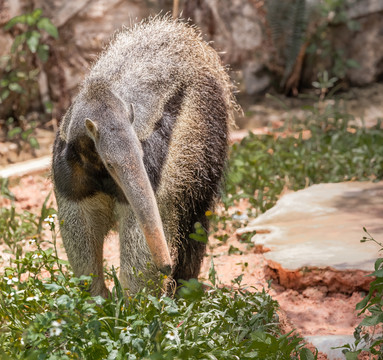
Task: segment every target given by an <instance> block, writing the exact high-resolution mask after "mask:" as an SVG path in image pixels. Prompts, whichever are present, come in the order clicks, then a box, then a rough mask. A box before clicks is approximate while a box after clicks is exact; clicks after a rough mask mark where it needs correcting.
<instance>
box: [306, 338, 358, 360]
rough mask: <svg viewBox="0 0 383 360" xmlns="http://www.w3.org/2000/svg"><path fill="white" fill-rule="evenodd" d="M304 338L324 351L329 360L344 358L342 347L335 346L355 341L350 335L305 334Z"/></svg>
mask: <svg viewBox="0 0 383 360" xmlns="http://www.w3.org/2000/svg"><path fill="white" fill-rule="evenodd" d="M305 340H306V341H307V342H310V343H311V344H313V345H314V346H315V347H316V348H317V349H318V350H319V351H322V352H323V353H325V354H326V355H327V358H328V359H329V360H336V359H345V356H344V354H343V353H342V349H337V348H338V347H340V346H344V345H346V344H350V345H353V344H354V341H355V339H354V337H353V336H351V335H325V336H305ZM363 345H364V344H363ZM361 347H362V346H359V347H358V348H361Z"/></svg>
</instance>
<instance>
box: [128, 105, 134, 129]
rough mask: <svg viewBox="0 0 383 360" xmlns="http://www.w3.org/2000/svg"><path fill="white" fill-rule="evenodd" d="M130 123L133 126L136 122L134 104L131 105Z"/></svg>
mask: <svg viewBox="0 0 383 360" xmlns="http://www.w3.org/2000/svg"><path fill="white" fill-rule="evenodd" d="M129 122H130V123H131V124H133V122H134V106H133V104H132V103H131V104H130V105H129Z"/></svg>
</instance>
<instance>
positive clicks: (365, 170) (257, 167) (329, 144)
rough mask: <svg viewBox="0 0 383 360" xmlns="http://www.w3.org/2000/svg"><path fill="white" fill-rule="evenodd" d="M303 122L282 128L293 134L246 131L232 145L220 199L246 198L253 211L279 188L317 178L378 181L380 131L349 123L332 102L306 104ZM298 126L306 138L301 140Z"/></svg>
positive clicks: (382, 165)
mask: <svg viewBox="0 0 383 360" xmlns="http://www.w3.org/2000/svg"><path fill="white" fill-rule="evenodd" d="M309 110H310V112H309V114H308V117H307V119H306V120H305V122H304V123H299V122H297V121H292V122H291V123H290V124H286V125H285V129H280V130H279V131H283V130H289V131H290V132H293V133H295V134H296V135H297V138H295V137H293V136H287V137H282V136H276V134H273V135H263V136H259V135H253V134H249V135H248V136H247V137H245V138H244V139H243V140H242V141H241V143H240V144H234V145H233V147H232V150H231V157H230V163H229V172H228V176H227V181H226V188H225V194H224V197H223V202H224V204H225V206H226V208H227V207H229V206H231V205H233V204H235V202H236V201H238V200H240V199H243V198H244V199H249V202H250V205H251V206H252V208H253V209H254V210H255V211H256V213H259V212H264V211H266V210H267V209H269V208H271V207H272V206H274V204H275V203H276V201H277V200H278V197H279V195H280V193H281V192H282V190H283V189H284V188H288V189H291V190H298V189H302V188H304V187H306V186H308V185H312V184H318V183H329V182H340V181H349V180H359V181H362V180H380V179H382V177H383V131H382V129H381V128H380V123H378V124H377V126H376V127H374V128H369V129H367V128H365V127H356V126H352V125H351V123H350V121H351V117H350V115H349V114H347V113H343V112H341V111H340V109H339V108H338V107H337V106H336V105H328V106H327V107H326V109H325V110H323V111H319V110H318V109H317V107H311V108H310V109H309ZM302 130H308V131H309V132H310V133H311V137H310V138H308V139H304V138H303V137H302Z"/></svg>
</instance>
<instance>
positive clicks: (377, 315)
mask: <svg viewBox="0 0 383 360" xmlns="http://www.w3.org/2000/svg"><path fill="white" fill-rule="evenodd" d="M363 230H364V232H365V233H366V236H364V237H363V238H362V240H361V242H366V241H372V242H374V243H376V244H377V245H378V246H379V247H380V251H383V244H382V243H380V242H377V241H376V240H375V239H374V238H373V237H372V236H371V235H370V234H369V233H368V231H367V230H366V229H365V228H363ZM369 276H374V277H375V280H374V281H372V282H371V284H370V289H369V292H368V294H367V295H366V297H365V298H364V299H363V300H362V301H360V302H359V303H358V304H357V305H356V310H359V311H360V312H359V315H361V314H367V315H366V317H365V318H364V319H363V320H362V321H361V323H360V324H359V325H358V327H357V328H356V329H355V332H354V338H355V342H354V344H351V345H350V344H346V345H344V346H343V347H342V348H343V350H342V351H343V353H344V354H345V356H346V359H347V360H354V359H355V360H357V359H358V354H360V353H361V352H362V351H367V352H368V353H369V354H372V355H376V356H377V357H376V359H377V360H382V359H383V257H380V258H378V259H377V260H376V261H375V271H374V272H372V273H371V274H370V275H369Z"/></svg>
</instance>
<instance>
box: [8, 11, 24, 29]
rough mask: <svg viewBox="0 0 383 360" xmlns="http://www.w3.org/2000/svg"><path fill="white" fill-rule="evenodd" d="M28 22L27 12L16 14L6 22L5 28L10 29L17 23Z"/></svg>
mask: <svg viewBox="0 0 383 360" xmlns="http://www.w3.org/2000/svg"><path fill="white" fill-rule="evenodd" d="M26 22H27V16H26V15H25V14H23V15H19V16H15V17H13V18H12V19H11V20H9V21H8V22H7V23H6V24H5V26H4V30H9V29H11V28H12V27H14V26H15V25H16V24H25V23H26Z"/></svg>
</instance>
